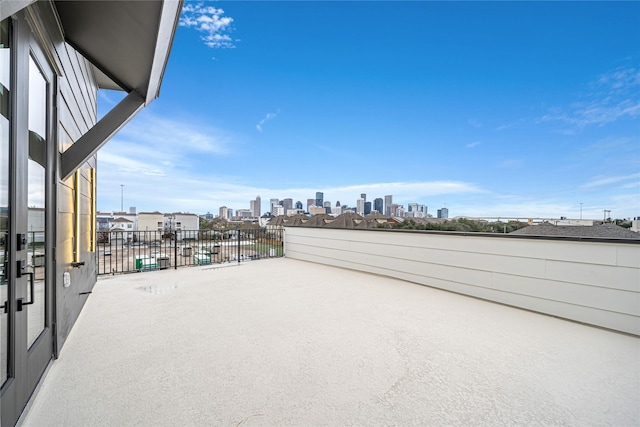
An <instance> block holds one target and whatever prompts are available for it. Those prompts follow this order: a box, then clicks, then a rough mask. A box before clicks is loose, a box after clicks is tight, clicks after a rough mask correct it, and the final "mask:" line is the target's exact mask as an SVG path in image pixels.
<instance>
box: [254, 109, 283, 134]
mask: <svg viewBox="0 0 640 427" xmlns="http://www.w3.org/2000/svg"><path fill="white" fill-rule="evenodd" d="M278 114H280V110H277V111H276V112H275V113H267V115H266V116H264V118H263V119H262V120H260V121H259V122H258V124H257V125H256V129H257V130H258V132H262V126H264V124H265V123H266V122H268V121H269V120H273V119H275V118H276V117H278Z"/></svg>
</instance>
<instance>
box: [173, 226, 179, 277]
mask: <svg viewBox="0 0 640 427" xmlns="http://www.w3.org/2000/svg"><path fill="white" fill-rule="evenodd" d="M173 242H174V245H173V269H174V270H177V269H178V232H177V231H176V238H175V239H173Z"/></svg>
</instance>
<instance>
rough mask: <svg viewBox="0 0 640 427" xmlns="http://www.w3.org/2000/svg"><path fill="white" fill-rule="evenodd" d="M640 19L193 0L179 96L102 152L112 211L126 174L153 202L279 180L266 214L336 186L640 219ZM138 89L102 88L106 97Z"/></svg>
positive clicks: (245, 205) (535, 9) (239, 196)
mask: <svg viewBox="0 0 640 427" xmlns="http://www.w3.org/2000/svg"><path fill="white" fill-rule="evenodd" d="M638 16H640V4H639V3H637V2H631V3H622V2H613V3H606V4H605V3H578V2H567V3H563V2H562V3H558V2H497V3H493V2H476V3H459V2H452V3H443V2H399V3H387V2H258V3H254V2H252V3H246V2H215V3H213V2H205V3H202V4H201V5H200V6H198V4H197V3H192V2H187V3H186V5H185V11H184V13H183V16H182V21H181V22H182V25H181V26H180V27H179V28H178V31H177V34H176V39H175V42H174V45H173V49H172V55H171V59H170V61H169V64H168V66H167V69H166V71H165V78H164V82H163V86H162V96H161V97H160V99H159V100H157V101H156V102H154V103H153V104H152V105H150V106H149V108H147V109H145V110H143V111H142V112H141V113H140V114H138V116H136V117H135V118H134V120H132V122H131V123H129V124H128V125H127V126H125V127H124V128H123V129H122V131H121V132H120V133H119V134H118V135H117V136H116V137H115V138H114V139H113V140H112V141H110V142H109V143H107V144H106V146H105V147H104V148H103V149H102V150H101V151H100V153H99V155H98V162H99V165H100V166H99V172H98V209H99V210H115V209H117V208H118V207H119V206H120V205H121V187H120V186H121V185H124V196H123V198H124V206H125V207H127V206H136V207H137V208H138V209H139V210H163V211H178V210H188V211H192V212H198V213H203V212H206V211H212V212H213V211H214V210H215V209H217V208H218V207H220V206H223V205H225V206H229V207H233V208H234V209H249V208H250V206H249V201H250V200H253V199H254V198H255V196H256V195H257V194H260V195H261V197H262V203H261V211H262V212H267V211H268V210H269V203H268V202H267V201H268V200H269V199H270V198H274V197H278V198H280V199H281V198H285V197H287V198H292V199H293V201H294V202H295V201H298V200H299V201H301V202H302V203H303V205H305V207H306V200H307V199H308V198H312V197H314V195H315V192H317V191H320V192H323V193H324V194H325V199H326V200H331V201H333V202H334V203H335V201H340V202H341V203H346V204H348V205H349V206H355V205H356V202H357V198H358V197H357V196H358V195H359V194H360V193H367V194H369V195H370V196H369V197H370V200H373V199H374V197H373V195H376V197H384V195H386V194H393V195H394V202H395V203H397V204H403V205H405V206H406V205H407V204H408V203H412V202H415V203H420V204H425V205H427V206H430V207H433V208H432V209H433V210H432V209H431V208H430V212H434V210H435V209H439V208H441V207H444V206H445V205H446V206H447V207H448V208H449V209H450V210H451V212H455V215H466V216H518V217H561V216H566V217H571V218H578V217H580V215H581V214H582V216H583V217H584V218H590V219H600V218H602V215H603V210H610V211H611V216H612V217H615V218H628V217H637V216H638V215H639V214H640V173H639V172H638V171H639V169H640V136H639V135H638V126H639V120H638V119H639V117H640V95H639V88H640V71H639V70H640V58H639V56H640V54H639V51H640V41H639V38H638V37H633V35H634V34H637V27H638V24H640V22H639V18H638ZM291 17H295V19H291ZM363 17H366V19H363ZM478 17H481V18H482V19H478ZM327 23H331V26H330V27H328V26H327ZM329 28H330V29H329ZM593 28H598V29H599V30H598V31H597V32H594V31H593ZM185 76H189V78H185ZM119 97H120V95H119V94H117V93H113V92H108V91H101V93H100V96H99V104H100V111H101V112H102V113H103V112H104V111H106V110H107V109H108V108H109V107H111V106H112V105H113V104H114V103H115V102H117V100H118V99H119Z"/></svg>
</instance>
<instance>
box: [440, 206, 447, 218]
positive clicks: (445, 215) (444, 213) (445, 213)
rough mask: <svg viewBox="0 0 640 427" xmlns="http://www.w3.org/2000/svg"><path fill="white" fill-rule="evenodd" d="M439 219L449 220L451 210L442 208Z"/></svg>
mask: <svg viewBox="0 0 640 427" xmlns="http://www.w3.org/2000/svg"><path fill="white" fill-rule="evenodd" d="M438 218H444V219H446V218H449V209H447V208H441V209H438Z"/></svg>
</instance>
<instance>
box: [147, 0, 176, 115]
mask: <svg viewBox="0 0 640 427" xmlns="http://www.w3.org/2000/svg"><path fill="white" fill-rule="evenodd" d="M181 8H182V1H178V0H165V1H164V2H163V3H162V13H161V15H160V24H159V26H158V38H157V40H156V48H155V51H154V54H153V64H152V65H151V73H150V75H149V86H148V87H147V96H146V100H145V106H146V105H149V103H151V101H153V100H154V99H156V98H157V97H158V95H159V94H160V83H161V82H162V77H163V75H164V69H165V67H166V65H167V61H168V59H169V52H170V50H171V43H172V42H173V37H174V31H175V29H176V21H177V20H178V19H179V18H180V10H181Z"/></svg>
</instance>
